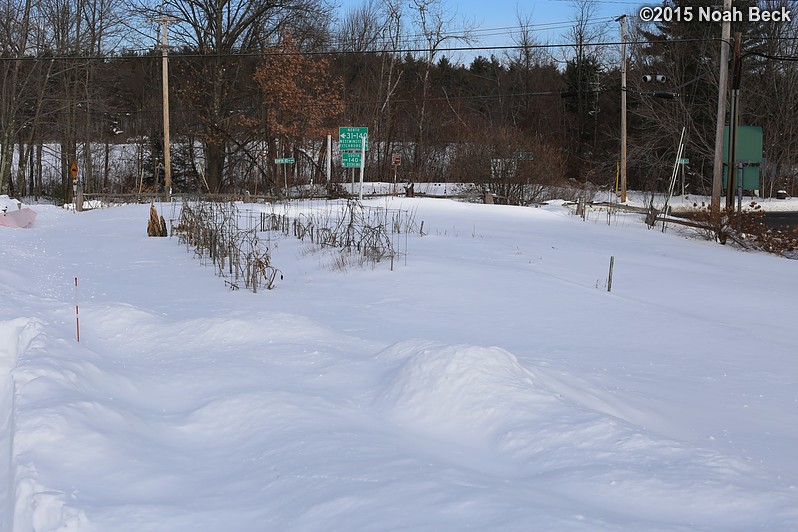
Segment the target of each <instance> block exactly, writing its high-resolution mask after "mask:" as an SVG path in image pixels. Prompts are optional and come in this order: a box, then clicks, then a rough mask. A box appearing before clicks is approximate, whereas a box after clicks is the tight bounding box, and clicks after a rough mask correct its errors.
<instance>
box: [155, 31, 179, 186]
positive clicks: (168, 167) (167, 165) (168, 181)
mask: <svg viewBox="0 0 798 532" xmlns="http://www.w3.org/2000/svg"><path fill="white" fill-rule="evenodd" d="M155 21H156V22H160V23H161V58H162V62H163V166H164V170H163V174H164V188H165V189H166V193H167V194H169V197H170V198H171V196H172V153H171V149H170V144H169V59H168V58H167V45H168V39H167V36H166V34H167V25H168V24H169V23H170V22H175V21H177V19H176V18H172V17H159V18H157V19H155Z"/></svg>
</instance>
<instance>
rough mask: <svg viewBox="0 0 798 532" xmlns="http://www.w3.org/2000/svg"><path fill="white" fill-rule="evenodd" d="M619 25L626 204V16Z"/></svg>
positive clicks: (624, 192) (622, 181)
mask: <svg viewBox="0 0 798 532" xmlns="http://www.w3.org/2000/svg"><path fill="white" fill-rule="evenodd" d="M616 20H618V21H619V22H620V23H621V203H626V15H621V16H620V17H618V18H617V19H616Z"/></svg>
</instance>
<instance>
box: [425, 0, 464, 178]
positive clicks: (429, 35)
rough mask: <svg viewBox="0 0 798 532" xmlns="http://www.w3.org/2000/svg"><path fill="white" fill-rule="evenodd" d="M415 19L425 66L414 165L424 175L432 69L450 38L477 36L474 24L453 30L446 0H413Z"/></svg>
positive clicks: (452, 17)
mask: <svg viewBox="0 0 798 532" xmlns="http://www.w3.org/2000/svg"><path fill="white" fill-rule="evenodd" d="M411 9H412V12H413V21H414V23H415V25H416V27H417V28H418V31H419V33H420V39H421V41H422V45H423V47H424V49H425V50H424V52H423V57H422V61H423V63H422V65H423V66H422V68H421V71H420V72H419V77H420V81H421V98H420V101H419V107H418V116H417V126H416V139H415V142H416V146H415V150H414V153H413V168H414V171H415V173H416V175H417V176H418V175H420V174H421V171H422V168H423V167H424V165H425V164H426V163H427V162H428V161H427V155H428V154H427V148H428V144H427V109H428V99H429V96H430V93H431V91H432V83H431V73H432V68H433V66H434V65H435V63H436V61H437V60H438V56H439V54H440V49H441V47H443V45H444V44H445V43H447V42H451V41H455V42H461V43H470V42H472V40H473V37H472V32H471V30H470V28H468V27H463V28H461V29H460V30H459V31H451V29H452V25H453V23H454V21H455V16H456V15H454V14H450V12H449V10H448V9H447V7H446V5H445V4H444V2H443V0H411Z"/></svg>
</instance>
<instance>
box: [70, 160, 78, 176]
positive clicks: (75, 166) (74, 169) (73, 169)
mask: <svg viewBox="0 0 798 532" xmlns="http://www.w3.org/2000/svg"><path fill="white" fill-rule="evenodd" d="M69 174H70V175H71V176H72V178H73V179H74V178H76V177H78V163H76V162H73V163H72V164H71V165H70V167H69Z"/></svg>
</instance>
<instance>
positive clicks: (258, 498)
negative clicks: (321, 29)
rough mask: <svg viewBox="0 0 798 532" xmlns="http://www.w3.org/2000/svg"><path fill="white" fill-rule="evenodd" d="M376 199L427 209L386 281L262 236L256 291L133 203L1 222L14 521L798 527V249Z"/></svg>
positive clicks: (2, 489) (122, 527)
mask: <svg viewBox="0 0 798 532" xmlns="http://www.w3.org/2000/svg"><path fill="white" fill-rule="evenodd" d="M366 203H367V204H370V205H374V206H390V207H391V208H394V209H399V208H401V209H404V210H406V211H407V212H411V213H413V216H414V217H415V220H416V222H417V223H419V224H420V222H422V221H423V223H424V233H426V234H425V235H424V236H421V235H419V234H417V233H416V234H413V235H410V236H408V237H407V240H406V242H405V243H403V244H402V246H403V249H406V250H407V255H406V256H404V257H402V258H401V260H398V261H397V262H396V264H395V268H394V270H393V271H391V270H390V267H389V265H388V264H387V263H386V262H381V263H378V264H377V266H376V267H375V268H370V267H365V268H348V269H347V270H346V271H341V270H338V269H335V268H331V267H330V266H329V264H330V260H329V257H328V256H325V255H323V254H318V253H307V252H306V246H307V244H305V243H302V242H300V241H298V240H296V239H294V238H293V237H285V236H281V235H274V236H273V237H272V242H271V243H272V262H273V264H274V265H275V266H276V267H278V268H280V270H281V271H282V272H283V274H284V279H283V280H281V281H278V282H277V285H276V287H275V288H274V290H271V291H262V292H259V293H257V294H253V293H252V292H249V291H245V290H237V291H231V290H230V289H229V287H228V286H226V285H225V283H224V282H223V281H222V280H221V279H220V278H218V277H216V276H214V273H213V269H212V268H211V267H209V266H203V265H202V264H201V262H200V261H199V260H196V259H194V258H193V256H192V253H191V252H189V251H187V248H186V246H185V245H181V244H180V243H179V242H178V240H177V239H176V238H148V237H147V233H146V226H147V217H148V208H149V206H148V205H131V206H122V207H113V208H107V209H98V210H90V211H86V212H83V213H74V212H71V211H68V210H64V209H59V208H56V207H52V206H34V208H35V209H36V210H37V212H38V217H37V219H36V223H35V225H34V226H33V227H32V228H30V229H7V230H0V249H1V250H2V255H1V257H0V293H1V294H2V296H1V297H0V479H2V481H0V529H1V530H3V531H11V532H32V531H37V532H44V531H56V530H59V531H100V532H106V531H114V532H117V531H131V532H133V531H135V532H142V531H164V532H173V531H191V532H197V531H209V532H210V531H220V530H229V531H236V532H240V531H347V532H349V531H388V530H390V531H394V530H404V531H433V530H437V531H458V532H459V531H462V530H480V531H498V530H501V531H525V532H526V531H535V530H547V531H549V530H551V531H575V530H579V531H592V530H628V531H643V530H645V531H665V530H667V531H671V530H682V531H709V530H713V531H746V532H747V531H752V530H767V531H791V530H793V531H794V530H796V528H798V452H796V449H798V334H796V323H798V283H796V278H797V277H796V273H797V272H798V262H796V261H791V260H787V259H783V258H778V257H775V256H770V255H766V254H762V253H746V252H740V251H736V250H734V249H731V248H729V247H724V246H720V245H718V244H716V243H711V242H706V241H701V240H697V239H694V238H689V237H687V236H685V235H682V234H680V233H679V231H678V230H677V229H675V228H670V229H669V230H668V231H667V232H666V233H664V234H663V233H662V232H661V231H660V230H659V226H658V227H657V228H656V229H654V230H648V229H647V228H646V226H645V224H643V223H642V220H641V217H640V216H637V215H616V216H614V217H612V218H611V219H610V220H609V223H608V219H607V215H606V214H605V213H600V212H591V213H590V217H589V218H588V220H587V221H583V220H582V219H580V218H578V217H576V216H573V215H572V214H571V213H570V211H569V210H567V209H566V208H565V207H563V206H561V205H559V204H556V203H555V204H552V205H550V206H547V207H542V208H520V207H506V206H494V205H477V204H465V203H457V202H454V201H450V200H441V199H429V198H416V199H407V198H396V199H391V200H387V199H379V200H369V201H367V202H366ZM303 205H304V206H306V207H312V206H313V205H311V204H309V203H306V204H303ZM241 208H242V209H255V208H256V207H253V206H251V205H241ZM161 210H162V212H163V213H164V214H165V216H166V217H167V218H170V217H171V216H172V215H173V212H174V209H173V208H172V207H171V206H168V205H166V206H161ZM611 256H613V257H614V258H615V263H614V264H615V267H614V276H613V282H612V292H608V290H607V287H606V283H607V276H608V267H609V261H610V257H611ZM75 277H78V278H79V290H78V291H77V292H76V290H75V282H74V280H75ZM76 302H77V303H78V304H79V318H80V342H77V341H76V332H77V331H76V320H75V317H76V316H75V310H76V309H75V304H76ZM6 479H7V480H6Z"/></svg>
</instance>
